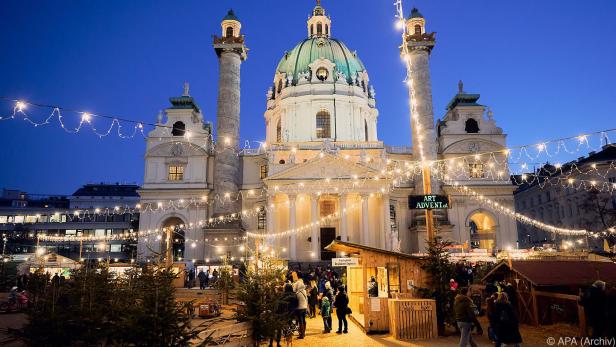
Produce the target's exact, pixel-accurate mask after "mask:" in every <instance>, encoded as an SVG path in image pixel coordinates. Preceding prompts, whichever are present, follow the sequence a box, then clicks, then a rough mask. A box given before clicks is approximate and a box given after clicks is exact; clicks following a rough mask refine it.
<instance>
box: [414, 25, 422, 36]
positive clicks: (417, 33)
mask: <svg viewBox="0 0 616 347" xmlns="http://www.w3.org/2000/svg"><path fill="white" fill-rule="evenodd" d="M415 35H421V25H419V24H416V25H415Z"/></svg>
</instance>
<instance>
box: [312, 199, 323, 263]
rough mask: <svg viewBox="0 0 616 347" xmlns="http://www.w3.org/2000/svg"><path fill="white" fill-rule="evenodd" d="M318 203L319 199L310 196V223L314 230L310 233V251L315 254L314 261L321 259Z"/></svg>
mask: <svg viewBox="0 0 616 347" xmlns="http://www.w3.org/2000/svg"><path fill="white" fill-rule="evenodd" d="M318 203H319V200H318V197H316V196H313V195H310V223H312V230H311V233H310V240H311V247H310V249H311V252H312V254H314V256H312V260H315V259H321V256H320V252H319V232H318V230H319V225H317V221H318V220H319V215H318V213H319V210H318Z"/></svg>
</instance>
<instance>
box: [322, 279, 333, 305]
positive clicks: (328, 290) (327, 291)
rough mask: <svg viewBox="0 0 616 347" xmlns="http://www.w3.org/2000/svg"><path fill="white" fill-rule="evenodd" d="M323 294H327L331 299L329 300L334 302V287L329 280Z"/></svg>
mask: <svg viewBox="0 0 616 347" xmlns="http://www.w3.org/2000/svg"><path fill="white" fill-rule="evenodd" d="M323 296H326V297H327V298H328V299H329V302H334V290H333V289H332V284H331V283H330V282H329V281H327V282H325V288H324V290H323Z"/></svg>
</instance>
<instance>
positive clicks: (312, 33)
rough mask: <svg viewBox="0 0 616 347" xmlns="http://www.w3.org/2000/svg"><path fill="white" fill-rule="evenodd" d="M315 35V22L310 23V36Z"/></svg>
mask: <svg viewBox="0 0 616 347" xmlns="http://www.w3.org/2000/svg"><path fill="white" fill-rule="evenodd" d="M312 35H314V24H310V36H312Z"/></svg>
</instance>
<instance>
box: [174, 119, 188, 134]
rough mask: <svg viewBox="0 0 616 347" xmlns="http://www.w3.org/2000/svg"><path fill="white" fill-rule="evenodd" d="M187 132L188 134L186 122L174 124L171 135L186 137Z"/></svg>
mask: <svg viewBox="0 0 616 347" xmlns="http://www.w3.org/2000/svg"><path fill="white" fill-rule="evenodd" d="M185 132H186V125H184V122H175V123H173V128H172V129H171V135H173V136H184V133H185Z"/></svg>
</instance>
